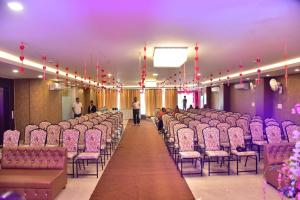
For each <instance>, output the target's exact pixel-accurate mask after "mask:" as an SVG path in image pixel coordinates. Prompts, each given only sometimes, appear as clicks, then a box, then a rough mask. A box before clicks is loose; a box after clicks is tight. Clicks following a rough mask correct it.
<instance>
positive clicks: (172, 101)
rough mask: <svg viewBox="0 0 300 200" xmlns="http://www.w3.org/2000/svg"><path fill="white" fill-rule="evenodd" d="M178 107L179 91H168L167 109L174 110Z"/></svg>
mask: <svg viewBox="0 0 300 200" xmlns="http://www.w3.org/2000/svg"><path fill="white" fill-rule="evenodd" d="M176 105H177V90H176V89H166V108H171V109H174V108H175V106H176Z"/></svg>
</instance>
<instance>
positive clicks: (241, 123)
mask: <svg viewBox="0 0 300 200" xmlns="http://www.w3.org/2000/svg"><path fill="white" fill-rule="evenodd" d="M236 126H237V127H240V128H241V129H243V131H244V135H250V129H249V121H248V120H247V119H245V118H240V119H238V120H236Z"/></svg>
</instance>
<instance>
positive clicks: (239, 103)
mask: <svg viewBox="0 0 300 200" xmlns="http://www.w3.org/2000/svg"><path fill="white" fill-rule="evenodd" d="M229 91H230V97H229V98H230V101H229V104H230V106H229V107H230V111H232V112H240V113H249V114H251V115H255V113H256V111H255V107H253V106H252V103H253V102H255V90H237V89H234V84H231V85H230V89H229Z"/></svg>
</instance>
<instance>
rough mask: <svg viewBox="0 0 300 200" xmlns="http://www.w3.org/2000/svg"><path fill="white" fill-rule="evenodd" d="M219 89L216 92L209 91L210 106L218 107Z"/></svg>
mask: <svg viewBox="0 0 300 200" xmlns="http://www.w3.org/2000/svg"><path fill="white" fill-rule="evenodd" d="M219 96H220V95H219V91H218V92H211V103H210V104H211V105H210V106H211V108H213V109H220V98H219Z"/></svg>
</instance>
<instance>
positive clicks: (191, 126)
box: [189, 120, 200, 132]
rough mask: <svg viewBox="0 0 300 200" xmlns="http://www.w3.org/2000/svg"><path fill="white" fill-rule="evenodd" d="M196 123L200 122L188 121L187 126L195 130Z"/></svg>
mask: <svg viewBox="0 0 300 200" xmlns="http://www.w3.org/2000/svg"><path fill="white" fill-rule="evenodd" d="M198 124H200V122H199V121H197V120H193V121H190V122H189V128H191V129H193V130H194V131H195V132H196V131H197V130H196V127H197V125H198Z"/></svg>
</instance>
